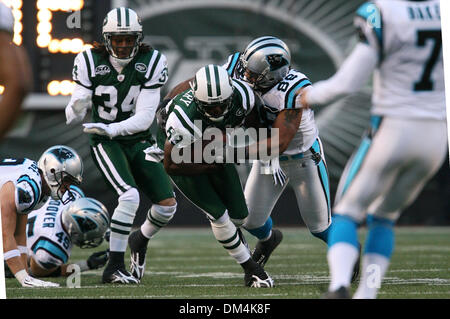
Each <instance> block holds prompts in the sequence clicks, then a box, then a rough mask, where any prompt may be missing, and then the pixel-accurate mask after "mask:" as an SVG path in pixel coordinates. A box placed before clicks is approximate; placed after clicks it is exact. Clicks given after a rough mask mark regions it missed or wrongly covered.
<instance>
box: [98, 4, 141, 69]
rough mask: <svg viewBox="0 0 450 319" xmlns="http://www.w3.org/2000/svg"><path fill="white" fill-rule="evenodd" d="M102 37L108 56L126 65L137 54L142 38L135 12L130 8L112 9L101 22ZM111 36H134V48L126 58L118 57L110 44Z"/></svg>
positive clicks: (139, 22)
mask: <svg viewBox="0 0 450 319" xmlns="http://www.w3.org/2000/svg"><path fill="white" fill-rule="evenodd" d="M102 35H103V40H104V41H105V46H106V49H107V50H108V52H109V54H110V55H111V56H112V57H113V58H114V59H116V60H117V61H118V62H121V63H122V64H123V63H128V62H130V61H131V60H132V59H133V58H134V57H135V56H136V54H137V53H138V51H139V46H140V45H141V43H142V40H143V38H144V33H143V31H142V23H141V19H140V18H139V16H138V15H137V14H136V12H135V11H133V10H132V9H130V8H125V7H120V8H115V9H112V10H111V11H109V12H108V14H107V15H106V17H105V19H104V20H103V28H102ZM113 35H134V36H135V37H136V41H135V42H134V46H133V47H132V50H131V53H130V55H129V56H128V57H126V58H119V57H118V55H117V53H116V52H115V51H114V48H113V46H112V44H111V37H112V36H113Z"/></svg>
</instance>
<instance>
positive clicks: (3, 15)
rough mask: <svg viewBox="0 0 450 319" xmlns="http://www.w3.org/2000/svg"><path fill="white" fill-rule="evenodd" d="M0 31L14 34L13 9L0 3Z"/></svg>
mask: <svg viewBox="0 0 450 319" xmlns="http://www.w3.org/2000/svg"><path fill="white" fill-rule="evenodd" d="M0 30H2V31H7V32H10V33H13V31H14V17H13V14H12V12H11V9H10V8H8V7H7V6H6V5H5V4H4V3H2V2H1V1H0Z"/></svg>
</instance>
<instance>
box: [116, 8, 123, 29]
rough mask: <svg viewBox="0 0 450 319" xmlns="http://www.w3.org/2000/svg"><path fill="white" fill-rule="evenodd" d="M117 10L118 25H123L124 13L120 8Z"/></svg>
mask: <svg viewBox="0 0 450 319" xmlns="http://www.w3.org/2000/svg"><path fill="white" fill-rule="evenodd" d="M116 11H117V26H118V27H121V26H122V13H121V12H120V8H117V9H116Z"/></svg>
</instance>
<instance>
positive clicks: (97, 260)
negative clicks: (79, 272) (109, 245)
mask: <svg viewBox="0 0 450 319" xmlns="http://www.w3.org/2000/svg"><path fill="white" fill-rule="evenodd" d="M108 259H109V249H107V250H104V251H98V252H96V253H93V254H92V255H90V256H89V258H88V259H87V265H88V267H89V269H98V268H101V267H103V266H104V265H106V263H107V262H108Z"/></svg>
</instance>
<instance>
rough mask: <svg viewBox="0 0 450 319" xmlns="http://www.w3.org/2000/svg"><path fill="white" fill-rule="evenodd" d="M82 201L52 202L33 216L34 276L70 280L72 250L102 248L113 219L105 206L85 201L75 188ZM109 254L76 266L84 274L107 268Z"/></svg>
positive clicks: (31, 249)
mask: <svg viewBox="0 0 450 319" xmlns="http://www.w3.org/2000/svg"><path fill="white" fill-rule="evenodd" d="M71 192H72V194H75V196H76V197H78V198H77V199H76V200H75V201H73V202H69V203H68V204H66V205H64V204H63V203H62V201H55V200H49V201H48V202H47V203H46V204H45V206H43V207H42V208H41V209H39V210H36V211H34V212H32V213H30V214H29V216H28V223H27V248H28V252H29V255H30V259H29V264H30V272H31V273H32V274H33V275H34V276H36V277H59V276H69V275H70V274H71V273H72V269H71V268H72V267H69V266H71V265H72V264H70V263H68V260H69V257H70V253H71V250H72V246H73V245H76V246H78V247H80V248H94V247H97V246H99V245H100V244H101V243H102V241H103V237H104V234H105V232H106V231H107V229H108V226H109V215H108V212H107V210H106V208H105V206H103V204H102V203H100V202H99V201H97V200H95V199H93V198H88V197H84V195H83V193H82V191H81V190H80V189H78V188H75V187H71ZM107 261H108V252H107V251H100V252H96V253H93V254H92V255H91V256H90V257H89V258H88V259H87V260H83V261H79V262H76V263H74V264H75V265H78V266H79V267H80V270H81V271H86V270H90V269H97V268H100V267H103V266H104V265H105V264H106V262H107Z"/></svg>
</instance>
